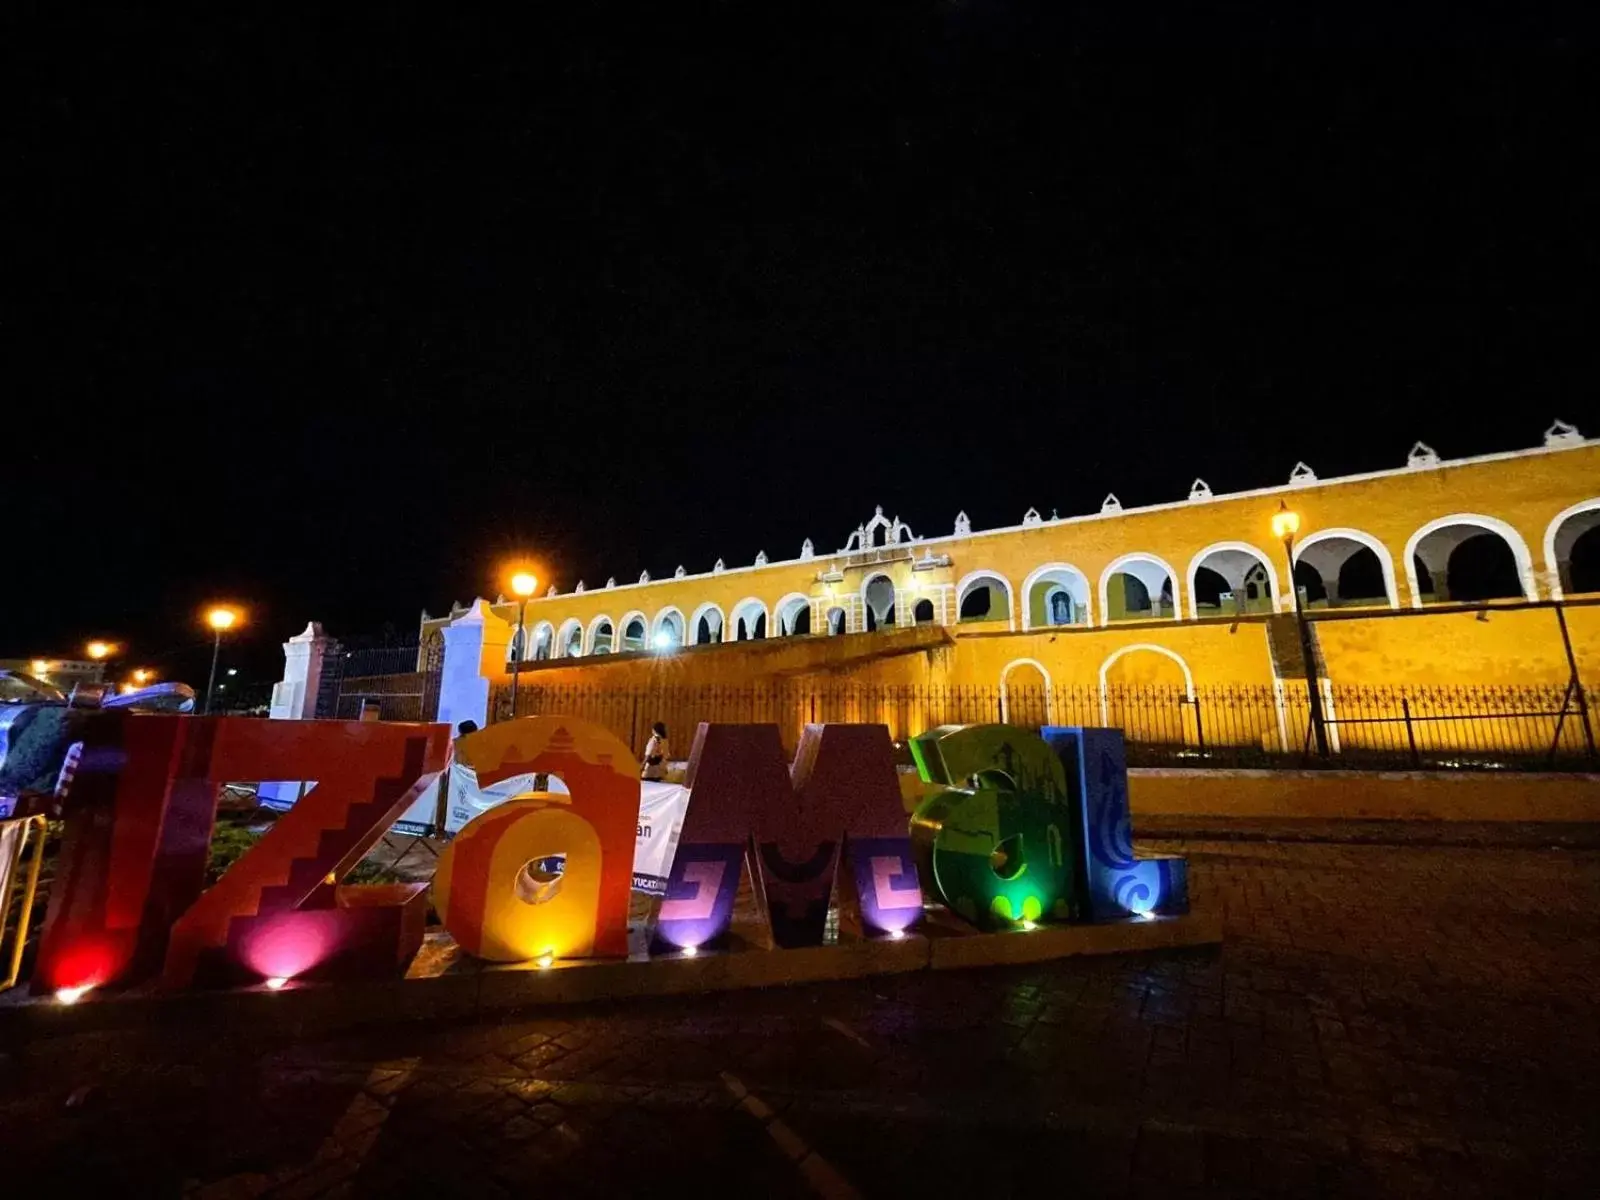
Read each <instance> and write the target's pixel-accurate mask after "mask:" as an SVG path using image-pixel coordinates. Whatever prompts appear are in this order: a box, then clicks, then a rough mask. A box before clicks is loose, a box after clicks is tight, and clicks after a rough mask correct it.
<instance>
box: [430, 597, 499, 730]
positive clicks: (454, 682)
mask: <svg viewBox="0 0 1600 1200" xmlns="http://www.w3.org/2000/svg"><path fill="white" fill-rule="evenodd" d="M513 630H514V626H513V624H512V622H510V621H507V620H503V619H502V618H500V617H498V616H496V615H495V613H494V610H493V609H491V608H490V607H489V604H488V602H487V601H485V600H484V599H482V598H481V597H480V598H479V599H477V600H474V601H473V602H472V607H471V608H469V609H467V611H466V612H464V613H462V614H461V615H460V616H459V617H457V618H456V619H455V620H453V621H451V622H450V624H448V625H446V626H445V627H444V630H443V633H444V674H443V676H442V677H441V678H440V680H439V716H438V719H439V720H440V721H443V722H444V723H445V724H446V725H449V726H450V735H451V737H454V736H455V730H456V726H457V725H459V724H461V722H462V721H476V722H477V723H478V726H479V727H480V728H482V727H483V726H485V725H487V724H488V723H489V688H490V684H491V681H493V680H496V679H499V678H501V677H502V676H504V675H505V673H506V650H507V648H508V647H509V646H510V645H511V635H512V632H513Z"/></svg>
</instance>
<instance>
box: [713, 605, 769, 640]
mask: <svg viewBox="0 0 1600 1200" xmlns="http://www.w3.org/2000/svg"><path fill="white" fill-rule="evenodd" d="M756 616H763V617H765V618H766V619H767V623H766V625H765V629H766V631H767V636H768V637H770V636H772V614H771V613H769V612H768V611H767V606H766V605H765V604H763V603H762V602H761V601H760V600H759V599H757V598H756V597H755V596H746V597H745V598H744V599H743V600H741V601H739V603H737V604H735V605H734V606H733V607H732V608H730V609H729V610H728V621H729V623H730V624H731V625H732V626H733V628H732V630H731V631H730V632H732V633H733V635H734V636H735V637H737V636H738V632H739V619H740V618H741V617H743V618H744V622H745V625H746V626H747V627H748V629H749V633H748V634H747V635H746V636H748V637H749V638H750V639H751V640H754V639H755V636H756ZM724 628H726V626H724ZM727 640H729V641H732V640H733V639H732V638H728V639H727Z"/></svg>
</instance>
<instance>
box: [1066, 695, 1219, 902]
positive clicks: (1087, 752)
mask: <svg viewBox="0 0 1600 1200" xmlns="http://www.w3.org/2000/svg"><path fill="white" fill-rule="evenodd" d="M1040 736H1041V737H1042V738H1043V739H1044V740H1045V742H1046V743H1047V744H1049V745H1050V747H1051V748H1052V749H1054V750H1055V752H1056V753H1057V754H1059V755H1060V757H1061V762H1062V765H1063V766H1064V767H1065V768H1066V775H1067V792H1068V794H1069V796H1070V797H1071V799H1072V808H1073V816H1074V820H1073V824H1072V842H1073V847H1074V849H1076V851H1077V853H1078V857H1079V860H1080V861H1081V862H1082V863H1083V868H1084V869H1083V871H1082V872H1081V874H1080V876H1079V891H1078V899H1079V904H1080V908H1081V909H1082V911H1083V913H1084V915H1085V916H1087V917H1088V918H1089V919H1090V920H1094V921H1105V920H1111V919H1114V918H1117V917H1126V916H1129V915H1132V914H1139V915H1141V916H1142V915H1144V914H1146V913H1158V912H1159V913H1168V912H1171V913H1181V912H1188V911H1189V865H1188V861H1187V860H1186V859H1183V858H1178V857H1175V856H1172V855H1165V854H1141V853H1139V852H1136V851H1135V850H1134V848H1133V825H1132V818H1131V816H1130V814H1129V812H1128V760H1127V751H1126V748H1125V746H1124V743H1123V740H1122V730H1120V729H1084V728H1080V727H1077V726H1068V725H1047V726H1046V727H1045V728H1044V729H1042V730H1040Z"/></svg>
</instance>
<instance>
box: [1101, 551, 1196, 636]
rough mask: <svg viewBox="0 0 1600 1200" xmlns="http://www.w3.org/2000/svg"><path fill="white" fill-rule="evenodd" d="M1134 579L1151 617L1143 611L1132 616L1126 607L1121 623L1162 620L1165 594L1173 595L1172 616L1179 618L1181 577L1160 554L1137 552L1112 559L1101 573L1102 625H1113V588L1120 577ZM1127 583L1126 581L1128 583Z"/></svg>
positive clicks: (1165, 602)
mask: <svg viewBox="0 0 1600 1200" xmlns="http://www.w3.org/2000/svg"><path fill="white" fill-rule="evenodd" d="M1119 575H1121V576H1125V577H1126V579H1132V580H1133V581H1134V582H1135V583H1136V584H1138V585H1139V587H1140V588H1142V589H1143V590H1144V594H1145V602H1146V604H1148V605H1149V617H1146V616H1145V613H1144V612H1143V611H1139V612H1130V611H1128V610H1127V608H1126V606H1125V604H1124V611H1123V615H1122V616H1120V617H1118V618H1117V620H1123V621H1127V620H1134V621H1137V620H1141V619H1150V618H1155V617H1159V616H1161V615H1163V614H1162V611H1161V610H1162V608H1163V607H1165V605H1166V604H1167V603H1168V602H1167V601H1166V600H1165V593H1166V592H1167V591H1169V590H1170V591H1171V593H1172V600H1171V601H1170V603H1171V606H1172V616H1173V618H1174V619H1176V618H1177V616H1178V613H1179V608H1178V573H1177V572H1176V571H1174V570H1173V569H1172V564H1171V563H1169V562H1168V561H1167V560H1166V559H1164V558H1162V557H1161V556H1160V555H1158V554H1148V553H1146V552H1144V551H1140V550H1136V551H1134V552H1133V553H1131V554H1124V555H1123V556H1122V557H1121V558H1115V559H1112V560H1111V562H1109V563H1107V564H1106V569H1105V570H1104V571H1102V572H1100V624H1101V625H1109V624H1110V623H1111V620H1112V616H1111V609H1112V605H1111V585H1112V582H1113V580H1115V579H1116V577H1117V576H1119ZM1124 582H1125V581H1124Z"/></svg>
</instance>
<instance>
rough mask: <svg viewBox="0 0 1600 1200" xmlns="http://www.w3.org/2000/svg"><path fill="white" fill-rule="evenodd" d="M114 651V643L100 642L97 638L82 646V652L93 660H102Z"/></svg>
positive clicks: (115, 649)
mask: <svg viewBox="0 0 1600 1200" xmlns="http://www.w3.org/2000/svg"><path fill="white" fill-rule="evenodd" d="M116 651H117V647H116V645H115V644H114V643H112V642H102V641H98V640H97V641H93V642H90V643H89V644H88V645H87V646H85V647H84V648H83V652H84V653H85V654H87V655H88V656H89V657H90V658H92V659H94V661H95V662H102V661H104V660H105V659H108V658H110V657H111V656H112V655H113V654H115V653H116Z"/></svg>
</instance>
